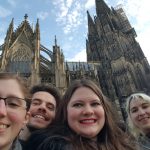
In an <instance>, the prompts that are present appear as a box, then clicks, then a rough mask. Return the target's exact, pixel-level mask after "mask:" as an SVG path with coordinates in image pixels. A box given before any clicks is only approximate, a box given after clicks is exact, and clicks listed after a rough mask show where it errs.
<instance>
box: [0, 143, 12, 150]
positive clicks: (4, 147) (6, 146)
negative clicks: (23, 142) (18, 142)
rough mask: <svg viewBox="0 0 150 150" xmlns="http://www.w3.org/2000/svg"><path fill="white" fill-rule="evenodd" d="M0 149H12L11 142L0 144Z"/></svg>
mask: <svg viewBox="0 0 150 150" xmlns="http://www.w3.org/2000/svg"><path fill="white" fill-rule="evenodd" d="M0 150H12V143H11V144H7V145H3V146H0Z"/></svg>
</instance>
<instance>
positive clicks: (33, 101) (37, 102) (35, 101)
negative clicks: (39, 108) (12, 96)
mask: <svg viewBox="0 0 150 150" xmlns="http://www.w3.org/2000/svg"><path fill="white" fill-rule="evenodd" d="M31 104H32V105H40V101H39V100H32V102H31Z"/></svg>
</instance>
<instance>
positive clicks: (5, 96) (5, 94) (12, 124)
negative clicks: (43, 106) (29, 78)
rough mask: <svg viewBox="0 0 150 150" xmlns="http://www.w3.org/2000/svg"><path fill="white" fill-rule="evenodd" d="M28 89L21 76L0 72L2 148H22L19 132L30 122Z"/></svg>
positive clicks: (7, 149)
mask: <svg viewBox="0 0 150 150" xmlns="http://www.w3.org/2000/svg"><path fill="white" fill-rule="evenodd" d="M28 97H29V94H28V89H27V87H26V85H25V83H24V82H23V80H22V79H21V78H19V77H18V76H16V75H13V74H10V73H0V150H21V149H22V148H21V145H20V143H19V142H18V140H17V137H18V134H19V132H20V130H21V129H22V128H23V126H24V125H25V124H26V123H27V122H28V119H29V113H28V112H27V111H28V109H29V99H27V98H28Z"/></svg>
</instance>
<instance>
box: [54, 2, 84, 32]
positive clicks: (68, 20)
mask: <svg viewBox="0 0 150 150" xmlns="http://www.w3.org/2000/svg"><path fill="white" fill-rule="evenodd" d="M53 4H54V6H55V9H56V10H58V11H57V14H56V22H57V23H58V24H59V25H61V26H62V28H63V31H64V33H65V34H68V33H71V32H72V31H74V30H76V29H77V28H78V27H79V25H81V23H82V21H83V18H84V17H83V13H82V11H84V9H83V8H84V7H83V4H82V3H81V1H79V0H76V1H73V0H59V1H58V0H56V1H54V2H53Z"/></svg>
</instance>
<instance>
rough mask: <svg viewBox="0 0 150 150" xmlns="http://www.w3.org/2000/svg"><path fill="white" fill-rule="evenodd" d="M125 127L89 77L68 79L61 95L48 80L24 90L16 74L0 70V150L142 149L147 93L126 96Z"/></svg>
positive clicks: (149, 116)
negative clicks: (123, 127)
mask: <svg viewBox="0 0 150 150" xmlns="http://www.w3.org/2000/svg"><path fill="white" fill-rule="evenodd" d="M126 112H127V114H128V118H127V121H126V122H127V123H128V129H129V130H124V129H122V128H121V126H120V123H119V121H120V120H119V119H118V118H120V117H119V116H118V113H117V112H116V111H115V110H114V109H113V107H112V105H111V102H110V100H108V99H107V97H106V96H105V95H104V94H103V93H102V91H101V90H100V88H99V87H98V86H97V84H96V83H94V82H93V81H91V80H88V79H80V80H75V81H73V82H72V83H71V84H70V85H69V87H68V89H67V90H66V91H65V93H64V95H63V96H61V94H60V93H59V90H58V89H57V88H56V87H54V86H52V85H48V84H39V85H35V86H33V87H32V88H31V89H30V90H29V89H28V87H27V85H26V83H25V82H24V81H23V79H22V78H20V77H18V76H17V75H12V74H10V73H0V150H148V149H150V139H149V138H150V133H149V132H150V131H149V130H150V97H149V96H148V95H146V94H144V93H135V94H132V95H131V96H129V98H128V99H127V103H126Z"/></svg>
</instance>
